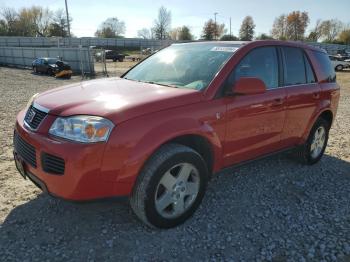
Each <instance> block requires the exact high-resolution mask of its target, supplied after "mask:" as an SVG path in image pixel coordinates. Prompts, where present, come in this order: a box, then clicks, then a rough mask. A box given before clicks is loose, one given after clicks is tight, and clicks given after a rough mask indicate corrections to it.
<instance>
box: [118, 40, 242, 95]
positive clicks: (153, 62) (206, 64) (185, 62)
mask: <svg viewBox="0 0 350 262" xmlns="http://www.w3.org/2000/svg"><path fill="white" fill-rule="evenodd" d="M238 47H239V46H234V45H232V44H228V45H222V44H221V45H219V44H217V43H215V42H213V43H210V44H202V43H201V44H176V45H172V46H170V47H167V48H165V49H163V50H161V51H159V52H158V53H156V54H154V55H152V56H151V57H149V58H148V59H146V60H144V61H143V62H141V63H140V64H139V65H137V66H136V67H134V68H133V69H131V70H130V71H129V72H128V73H126V74H125V75H124V76H123V78H125V79H130V80H135V81H140V82H147V83H155V84H160V85H168V86H173V87H178V88H188V89H196V90H203V89H205V88H206V87H207V86H208V85H209V83H210V82H211V81H212V80H213V78H214V77H215V76H216V74H217V73H218V72H219V70H220V69H221V68H222V66H223V65H224V64H225V63H226V62H227V61H228V59H230V57H232V55H233V53H234V52H235V51H236V50H237V49H238Z"/></svg>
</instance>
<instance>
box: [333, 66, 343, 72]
mask: <svg viewBox="0 0 350 262" xmlns="http://www.w3.org/2000/svg"><path fill="white" fill-rule="evenodd" d="M343 69H344V66H342V65H337V66H336V67H335V70H336V71H343Z"/></svg>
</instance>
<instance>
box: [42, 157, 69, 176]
mask: <svg viewBox="0 0 350 262" xmlns="http://www.w3.org/2000/svg"><path fill="white" fill-rule="evenodd" d="M41 165H42V168H43V170H44V171H45V172H47V173H51V174H56V175H63V174H64V166H65V163H64V159H62V158H60V157H57V156H53V155H50V154H47V153H42V154H41Z"/></svg>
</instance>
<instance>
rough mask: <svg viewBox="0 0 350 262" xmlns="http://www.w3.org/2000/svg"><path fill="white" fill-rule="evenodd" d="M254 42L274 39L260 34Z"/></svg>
mask: <svg viewBox="0 0 350 262" xmlns="http://www.w3.org/2000/svg"><path fill="white" fill-rule="evenodd" d="M255 39H256V40H273V39H274V38H273V37H272V36H271V35H267V34H264V33H262V34H260V35H258V36H257V37H256V38H255Z"/></svg>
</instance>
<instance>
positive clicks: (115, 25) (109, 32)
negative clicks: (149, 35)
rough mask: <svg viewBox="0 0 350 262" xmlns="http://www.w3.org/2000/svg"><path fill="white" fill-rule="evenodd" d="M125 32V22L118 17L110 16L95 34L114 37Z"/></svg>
mask: <svg viewBox="0 0 350 262" xmlns="http://www.w3.org/2000/svg"><path fill="white" fill-rule="evenodd" d="M124 33H125V23H124V21H121V20H119V19H118V18H117V17H110V18H107V19H106V21H104V22H103V23H102V24H101V25H100V28H99V29H98V30H97V31H96V33H95V35H96V36H98V37H106V38H113V37H118V36H121V35H123V34H124Z"/></svg>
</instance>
